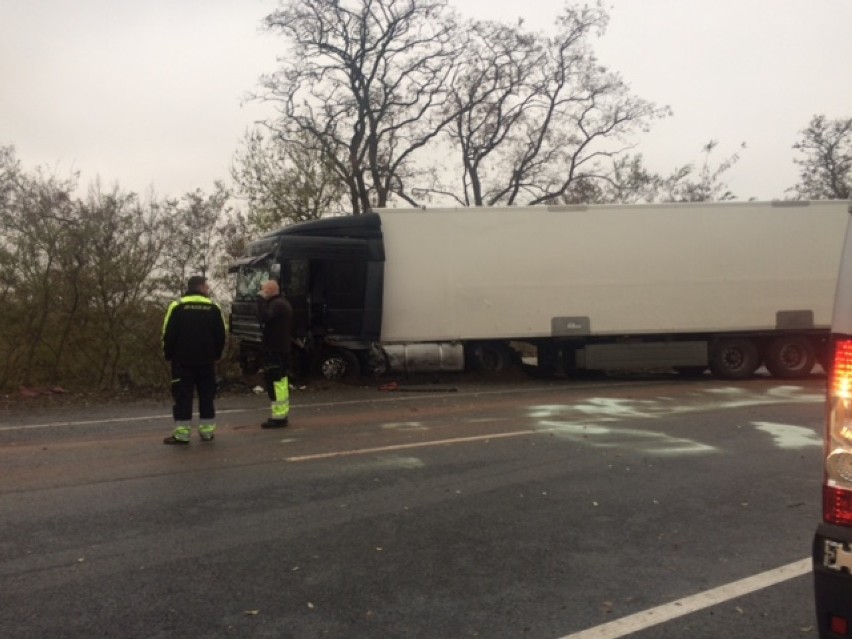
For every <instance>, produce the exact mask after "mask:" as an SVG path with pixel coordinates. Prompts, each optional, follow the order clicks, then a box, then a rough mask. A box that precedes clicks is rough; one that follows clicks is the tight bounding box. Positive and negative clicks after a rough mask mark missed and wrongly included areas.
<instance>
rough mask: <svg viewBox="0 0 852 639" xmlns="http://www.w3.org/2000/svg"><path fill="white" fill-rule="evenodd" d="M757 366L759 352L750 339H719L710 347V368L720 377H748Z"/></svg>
mask: <svg viewBox="0 0 852 639" xmlns="http://www.w3.org/2000/svg"><path fill="white" fill-rule="evenodd" d="M758 366H760V353H758V351H757V346H756V345H755V343H754V342H753V341H751V340H750V339H746V338H727V339H720V340H719V341H717V342H716V343H715V344H713V347H712V348H711V349H710V370H711V371H712V372H713V374H714V375H715V376H716V377H719V378H721V379H748V378H749V377H751V376H752V375H754V371H756V370H757V367H758Z"/></svg>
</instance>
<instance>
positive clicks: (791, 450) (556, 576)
mask: <svg viewBox="0 0 852 639" xmlns="http://www.w3.org/2000/svg"><path fill="white" fill-rule="evenodd" d="M824 385H825V381H824V379H823V378H822V377H813V378H810V379H808V380H805V381H796V382H786V383H781V382H777V381H774V380H770V379H766V378H763V379H755V380H750V381H748V382H741V383H735V384H733V383H724V382H718V381H714V380H711V379H710V378H707V379H703V380H694V381H686V380H680V379H676V378H670V377H665V376H660V377H646V378H640V377H633V378H631V377H625V378H619V379H607V380H598V381H594V380H589V381H576V380H575V381H566V380H561V381H551V382H544V381H536V380H531V379H526V378H525V379H513V380H502V381H501V380H497V381H489V382H483V381H477V380H472V379H468V378H462V377H459V378H453V377H447V378H445V379H443V380H441V383H439V384H431V385H408V386H406V385H405V384H403V385H402V386H401V390H396V391H379V390H378V389H377V388H376V387H374V386H373V387H355V386H341V387H330V388H327V389H322V388H313V387H309V388H308V389H306V390H304V391H296V392H294V393H293V397H292V405H293V408H292V412H291V420H292V424H291V426H290V427H289V428H287V429H284V430H280V431H279V430H273V431H270V430H261V429H260V428H259V427H258V424H259V422H260V421H262V420H263V419H264V418H265V417H266V410H265V409H266V401H265V398H264V397H259V396H252V395H248V396H242V397H240V396H233V397H225V398H222V399H220V401H219V402H218V408H219V411H220V414H219V423H220V428H219V431H218V433H217V438H216V440H215V441H214V442H212V443H202V442H200V441H198V440H197V439H194V440H193V442H192V444H191V445H190V446H188V447H181V448H175V447H166V446H163V445H162V443H161V440H162V437H163V436H165V435H167V434H168V433H169V432H170V424H169V421H170V420H169V417H168V413H169V405H168V402H167V401H165V400H164V401H163V402H160V403H151V402H147V403H146V402H140V403H134V404H120V405H107V406H66V407H63V408H39V407H38V404H37V402H32V403H31V404H29V405H27V406H25V407H23V408H18V409H10V410H5V411H0V468H2V472H0V512H2V519H0V637H4V638H6V639H9V638H24V637H39V638H41V637H81V638H82V637H86V638H90V637H128V638H129V637H146V638H148V637H150V638H153V637H193V638H194V637H241V638H242V637H278V638H293V639H303V638H306V639H311V638H314V637H335V638H350V637H352V638H373V637H375V638H382V639H387V638H395V637H399V638H409V637H411V638H414V637H416V638H421V637H422V638H440V639H445V638H446V639H455V638H463V637H487V638H493V639H501V638H518V637H524V638H534V639H569V638H570V639H591V638H596V639H606V638H611V639H616V638H618V637H631V638H634V639H652V638H653V639H667V638H675V637H677V638H681V637H690V638H691V639H718V638H720V637H736V638H738V639H750V638H755V639H757V638H761V639H763V638H767V637H771V638H781V639H786V638H796V637H816V629H815V621H814V618H813V617H814V612H813V597H812V589H811V577H810V574H809V572H808V567H807V561H806V560H807V558H808V557H809V552H810V548H809V547H810V542H811V536H812V534H813V531H814V528H815V525H816V522H817V520H818V517H819V511H820V481H821V472H822V471H821V455H822V448H821V446H822V444H821V429H822V416H823V405H822V400H823V391H824Z"/></svg>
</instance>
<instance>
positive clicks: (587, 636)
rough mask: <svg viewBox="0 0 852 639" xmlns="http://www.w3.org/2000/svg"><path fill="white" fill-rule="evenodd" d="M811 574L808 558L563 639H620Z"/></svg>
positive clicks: (562, 638)
mask: <svg viewBox="0 0 852 639" xmlns="http://www.w3.org/2000/svg"><path fill="white" fill-rule="evenodd" d="M810 571H811V559H810V558H806V559H802V560H800V561H794V562H793V563H791V564H787V565H786V566H781V567H780V568H775V569H773V570H767V571H766V572H762V573H759V574H757V575H753V576H751V577H746V578H745V579H740V580H739V581H734V582H731V583H729V584H725V585H724V586H719V587H718V588H713V589H712V590H707V591H705V592H699V593H698V594H695V595H691V596H689V597H684V598H683V599H678V600H677V601H672V602H671V603H667V604H663V605H662V606H657V607H656V608H651V609H649V610H643V611H642V612H637V613H636V614H634V615H629V616H627V617H622V618H621V619H616V620H615V621H610V622H609V623H605V624H602V625H600V626H596V627H594V628H588V629H586V630H582V631H580V632H575V633H574V634H572V635H566V636H564V637H561V638H560V639H619V638H620V637H625V636H627V635H629V634H632V633H634V632H639V631H640V630H645V629H647V628H650V627H651V626H656V625H659V624H661V623H664V622H666V621H671V620H672V619H677V618H678V617H683V616H684V615H688V614H691V613H693V612H697V611H699V610H703V609H704V608H709V607H711V606H716V605H718V604H720V603H724V602H726V601H730V600H731V599H736V598H737V597H742V596H743V595H747V594H749V593H751V592H755V591H757V590H762V589H763V588H768V587H769V586H774V585H776V584H779V583H781V582H784V581H787V580H788V579H793V578H795V577H801V576H802V575H806V574H807V573H809V572H810Z"/></svg>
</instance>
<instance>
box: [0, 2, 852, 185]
mask: <svg viewBox="0 0 852 639" xmlns="http://www.w3.org/2000/svg"><path fill="white" fill-rule="evenodd" d="M606 4H607V7H608V8H609V13H610V18H611V21H610V27H609V29H608V31H607V33H606V35H605V36H604V37H603V38H601V39H599V40H596V41H595V45H594V46H595V50H596V52H597V54H598V57H599V58H600V60H601V61H602V62H603V63H604V64H606V65H607V66H608V67H610V68H611V69H612V70H615V71H618V72H619V73H621V75H622V76H623V77H624V79H625V80H626V81H627V82H628V83H629V84H630V85H631V88H632V90H633V92H634V93H635V94H637V95H638V96H640V97H642V98H645V99H648V100H651V101H654V102H656V103H658V104H661V105H662V104H667V105H669V106H671V107H672V109H673V111H674V115H673V116H672V117H670V118H669V119H667V120H664V121H661V122H656V123H655V124H654V128H653V129H652V130H651V132H650V133H648V134H645V135H644V136H642V137H640V138H639V139H638V147H637V151H641V152H642V153H644V155H645V157H646V159H647V160H648V163H649V164H650V166H651V167H652V168H653V169H656V170H658V171H663V172H667V171H669V170H671V169H672V168H674V167H675V166H678V165H681V164H684V163H687V162H691V161H695V160H698V159H700V150H701V147H702V145H703V144H705V143H706V142H708V141H709V140H711V139H715V140H718V141H719V149H718V152H717V153H716V158H717V160H721V159H723V158H725V157H727V156H728V155H730V154H732V153H734V152H736V151H737V150H738V147H739V144H740V143H741V142H745V143H746V144H747V145H748V148H747V149H746V150H745V151H743V152H742V153H741V160H740V161H739V163H738V164H737V165H736V166H735V167H734V168H733V169H732V170H731V171H730V172H729V173H728V174H727V182H728V183H729V185H730V186H731V187H732V189H733V191H734V192H735V193H736V194H737V196H739V197H740V198H742V199H746V198H749V197H757V198H760V199H772V198H780V197H782V196H783V194H784V189H785V188H787V187H789V186H792V185H793V184H794V183H795V182H796V181H797V175H798V173H797V170H796V167H795V166H794V165H793V162H792V160H793V157H794V153H793V151H792V149H791V148H790V147H791V146H792V144H793V143H794V141H795V140H796V139H797V134H798V131H800V130H801V129H803V128H804V127H805V126H806V125H807V124H808V122H809V120H810V118H811V116H813V115H815V114H818V113H822V114H825V115H827V116H828V117H830V118H841V117H844V118H848V117H852V75H850V71H849V69H850V62H849V61H850V60H852V35H850V28H852V0H608V2H607V3H606ZM275 6H277V2H276V0H146V1H145V2H130V1H127V0H75V1H73V2H72V1H70V0H3V1H2V2H0V80H2V84H0V91H2V94H1V95H0V144H2V145H8V144H12V145H14V146H15V147H16V149H17V154H18V157H19V159H20V160H21V161H22V162H23V163H24V165H25V166H26V167H28V168H33V167H34V166H36V165H46V166H48V167H51V168H53V169H55V170H56V171H57V172H58V173H59V174H60V175H67V174H68V173H69V172H70V171H72V170H78V171H80V172H81V178H82V182H83V183H84V184H87V183H89V182H91V181H93V180H94V179H95V178H96V177H98V176H99V177H100V179H101V182H102V183H103V184H105V185H107V186H109V185H112V184H113V183H114V182H116V181H117V182H118V183H119V184H120V186H121V187H122V188H124V189H129V190H135V191H138V192H147V190H148V189H149V188H151V187H153V189H154V191H155V192H156V193H157V194H159V195H175V196H176V195H181V194H183V193H185V192H188V191H192V190H194V189H196V188H202V189H204V190H209V189H210V188H211V186H212V183H213V181H214V180H216V179H225V180H227V179H228V169H229V166H230V163H231V158H232V154H233V152H234V150H235V148H236V147H237V145H238V143H239V140H240V139H241V137H242V134H243V132H244V131H245V129H246V128H247V126H249V124H250V123H251V122H252V121H253V120H255V119H258V118H260V117H262V116H263V115H265V113H267V111H266V110H265V108H264V107H262V106H261V105H258V104H244V103H243V98H244V96H245V94H246V93H247V92H249V91H251V90H252V89H253V88H255V87H256V85H257V79H258V77H259V76H260V75H261V74H262V73H264V72H269V71H272V70H273V69H274V68H275V56H276V55H277V54H278V53H279V52H281V51H282V47H281V46H280V43H279V42H278V41H277V40H276V39H275V38H274V37H272V36H270V35H268V34H264V33H262V32H261V31H260V30H259V26H260V21H261V19H262V18H263V16H264V15H266V14H267V13H269V11H271V10H272V9H273V8H274V7H275ZM455 6H456V8H458V9H459V10H460V11H461V12H462V13H464V14H467V15H469V16H476V17H482V18H490V19H498V18H503V19H506V20H511V21H514V20H516V19H517V18H518V17H523V18H524V19H525V20H526V22H527V24H529V25H531V26H534V27H536V28H541V29H546V28H547V27H548V26H549V25H550V24H552V23H553V19H554V17H555V16H556V15H557V13H558V12H559V10H560V9H561V7H562V6H564V2H563V0H524V1H523V2H518V1H517V0H456V1H455Z"/></svg>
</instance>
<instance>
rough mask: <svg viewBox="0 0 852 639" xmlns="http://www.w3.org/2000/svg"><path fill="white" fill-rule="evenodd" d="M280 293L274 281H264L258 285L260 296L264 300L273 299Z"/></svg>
mask: <svg viewBox="0 0 852 639" xmlns="http://www.w3.org/2000/svg"><path fill="white" fill-rule="evenodd" d="M280 293H281V288H280V287H279V286H278V282H276V281H275V280H266V281H265V282H264V283H263V284H261V285H260V294H261V295H263V297H265V298H267V299H268V298H270V297H275V296H276V295H279V294H280Z"/></svg>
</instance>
